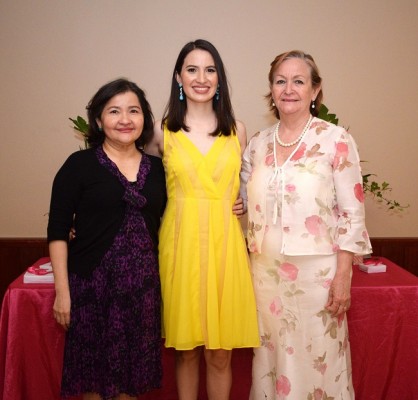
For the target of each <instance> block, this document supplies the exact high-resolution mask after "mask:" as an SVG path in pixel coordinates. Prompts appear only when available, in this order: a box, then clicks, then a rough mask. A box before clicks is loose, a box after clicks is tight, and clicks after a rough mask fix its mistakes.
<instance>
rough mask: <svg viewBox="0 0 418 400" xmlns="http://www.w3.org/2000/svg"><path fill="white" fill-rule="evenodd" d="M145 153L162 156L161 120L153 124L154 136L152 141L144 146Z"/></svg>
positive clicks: (162, 133)
mask: <svg viewBox="0 0 418 400" xmlns="http://www.w3.org/2000/svg"><path fill="white" fill-rule="evenodd" d="M145 153H147V154H151V155H152V156H156V157H160V158H161V157H162V156H163V153H164V131H163V130H162V129H161V121H156V122H155V124H154V137H153V138H152V141H151V142H150V143H148V144H147V145H146V146H145Z"/></svg>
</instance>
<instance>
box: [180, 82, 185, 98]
mask: <svg viewBox="0 0 418 400" xmlns="http://www.w3.org/2000/svg"><path fill="white" fill-rule="evenodd" d="M179 90H180V93H179V99H180V101H183V100H184V96H183V85H182V84H181V83H179Z"/></svg>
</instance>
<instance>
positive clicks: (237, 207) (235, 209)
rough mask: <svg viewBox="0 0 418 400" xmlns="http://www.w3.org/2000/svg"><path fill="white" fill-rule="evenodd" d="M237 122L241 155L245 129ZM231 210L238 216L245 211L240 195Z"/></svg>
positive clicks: (245, 145)
mask: <svg viewBox="0 0 418 400" xmlns="http://www.w3.org/2000/svg"><path fill="white" fill-rule="evenodd" d="M236 123H237V137H238V140H239V144H240V145H241V156H242V154H243V153H244V150H245V148H246V147H247V131H246V129H245V125H244V124H243V123H242V122H241V121H236ZM232 212H233V213H234V214H235V215H236V216H237V217H238V218H240V217H241V216H243V215H244V214H245V212H246V210H245V207H244V202H243V201H242V198H241V197H238V199H236V200H235V203H234V205H233V206H232Z"/></svg>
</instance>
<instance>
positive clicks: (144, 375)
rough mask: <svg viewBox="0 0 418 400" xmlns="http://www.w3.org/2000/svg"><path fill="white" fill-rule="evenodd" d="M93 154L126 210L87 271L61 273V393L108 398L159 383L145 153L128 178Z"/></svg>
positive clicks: (154, 264)
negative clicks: (67, 303)
mask: <svg viewBox="0 0 418 400" xmlns="http://www.w3.org/2000/svg"><path fill="white" fill-rule="evenodd" d="M96 155H97V158H98V160H99V163H100V164H101V165H102V166H104V167H105V168H106V169H107V170H108V171H110V172H111V173H112V174H113V175H114V176H116V177H117V178H118V180H119V182H120V183H121V184H122V185H123V187H124V190H125V192H124V196H123V200H124V201H125V202H126V213H125V217H124V220H123V223H122V226H121V228H120V230H119V232H118V233H117V235H116V236H115V237H114V240H113V244H112V245H111V246H110V248H109V249H108V250H107V252H106V253H105V255H104V257H103V258H102V260H101V262H100V265H99V266H97V267H96V268H95V269H94V271H93V273H92V274H91V276H89V277H83V276H80V275H79V274H74V273H70V274H69V284H70V293H71V301H72V304H71V326H70V329H69V330H68V332H67V338H66V347H65V354H64V370H63V380H62V386H61V394H62V396H63V397H69V396H74V395H79V394H80V393H84V392H94V393H99V394H100V395H101V396H102V398H103V399H110V398H112V397H114V396H117V395H118V394H120V393H126V394H128V395H130V396H136V395H138V394H141V393H144V392H146V391H149V390H151V389H153V388H158V387H160V386H161V378H162V366H161V326H160V321H161V315H160V312H161V311H160V307H161V299H160V280H159V274H158V257H157V254H156V249H155V244H154V243H153V240H152V237H151V235H150V233H149V230H148V229H147V224H146V222H145V219H144V215H143V210H144V207H145V205H146V204H147V201H149V200H147V199H146V197H144V196H143V195H142V193H141V191H142V189H143V187H144V184H145V182H146V179H147V176H148V175H149V172H150V169H151V166H152V163H151V162H150V157H149V156H147V155H146V154H143V155H142V160H141V164H140V167H139V171H138V175H137V181H136V182H128V181H127V179H126V178H125V177H124V176H123V175H122V174H121V173H120V171H119V170H118V168H117V167H116V165H115V164H114V163H113V162H112V161H111V160H110V159H109V158H108V157H107V156H106V154H105V153H104V151H103V149H102V148H101V147H99V148H97V149H96ZM163 192H164V190H163V191H162V193H161V196H165V193H163ZM151 201H152V200H151Z"/></svg>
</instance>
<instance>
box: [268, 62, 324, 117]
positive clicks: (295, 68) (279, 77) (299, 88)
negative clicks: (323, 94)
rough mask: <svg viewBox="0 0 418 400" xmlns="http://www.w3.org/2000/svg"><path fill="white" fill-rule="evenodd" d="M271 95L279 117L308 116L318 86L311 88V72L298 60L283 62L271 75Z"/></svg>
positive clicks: (305, 64) (304, 63) (306, 65)
mask: <svg viewBox="0 0 418 400" xmlns="http://www.w3.org/2000/svg"><path fill="white" fill-rule="evenodd" d="M270 90H271V95H272V98H273V101H274V103H275V104H276V107H277V109H278V110H279V113H280V117H281V118H282V117H286V116H289V115H296V116H300V117H302V118H304V117H305V116H307V115H309V113H310V111H309V107H310V105H311V101H313V100H315V98H316V96H317V94H318V92H319V90H320V86H319V87H316V88H313V87H312V79H311V70H310V67H309V66H308V64H307V63H306V62H305V61H304V60H302V59H300V58H290V59H288V60H285V61H283V62H282V63H281V64H280V65H279V66H278V67H277V69H276V70H275V71H274V73H273V79H272V83H271V86H270Z"/></svg>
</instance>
